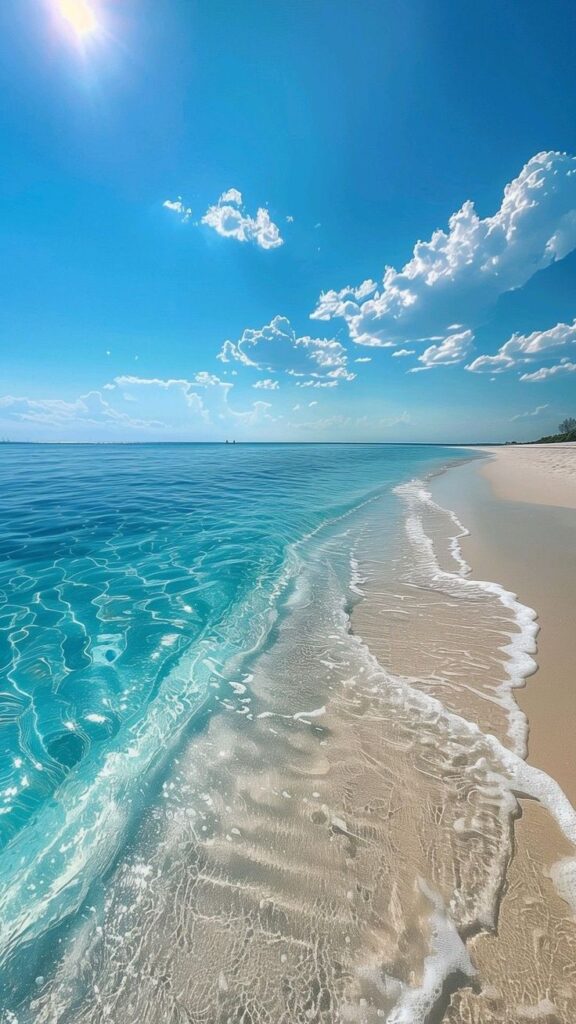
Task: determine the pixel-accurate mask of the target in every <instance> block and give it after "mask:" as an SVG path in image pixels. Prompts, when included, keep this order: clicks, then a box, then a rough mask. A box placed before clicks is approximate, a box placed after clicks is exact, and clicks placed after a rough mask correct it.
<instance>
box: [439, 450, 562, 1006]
mask: <svg viewBox="0 0 576 1024" xmlns="http://www.w3.org/2000/svg"><path fill="white" fill-rule="evenodd" d="M550 448H551V446H548V445H542V446H526V447H520V446H514V447H510V448H495V449H494V448H485V449H482V450H483V451H485V452H486V454H487V455H489V456H491V457H490V458H489V459H488V458H486V459H485V460H482V461H480V462H478V461H473V462H469V463H466V464H465V465H464V466H457V467H454V472H446V473H444V474H442V475H440V476H438V477H436V478H434V479H433V480H432V481H431V484H430V489H431V491H432V494H433V496H434V498H435V500H437V501H438V502H439V503H440V504H442V505H444V506H445V507H448V508H450V509H453V510H454V511H455V513H456V514H457V515H458V517H459V518H461V520H462V521H463V522H464V524H465V526H466V527H467V529H468V530H469V534H468V535H467V536H464V537H462V538H461V540H460V545H461V550H462V555H463V557H464V559H465V560H466V562H468V563H469V565H470V566H471V568H472V577H473V578H475V579H488V580H497V581H498V582H499V583H501V584H502V585H504V586H505V587H507V588H509V589H510V590H512V591H514V593H515V594H517V595H518V597H519V600H520V601H521V602H522V603H524V604H526V605H528V606H529V607H531V608H534V609H535V610H536V612H537V621H538V624H539V627H540V629H539V634H538V637H537V653H536V655H535V658H536V664H537V667H536V670H535V672H534V673H533V674H532V675H530V676H528V677H527V678H526V680H525V683H524V685H523V686H522V687H519V688H518V689H516V690H515V691H514V698H515V700H516V702H517V704H518V706H519V708H520V709H521V711H522V712H523V713H524V714H525V716H526V718H527V723H528V753H527V758H526V760H527V763H528V764H530V765H533V766H535V767H537V768H540V769H542V770H543V771H544V772H546V774H547V775H549V776H551V777H552V778H553V779H555V780H556V781H557V782H558V783H559V785H560V786H561V787H562V789H563V790H564V792H565V794H566V796H567V797H568V799H569V800H570V801H571V803H572V804H573V805H574V804H576V772H575V771H574V758H573V755H572V751H571V743H569V742H567V741H566V737H569V736H570V735H571V727H573V726H574V725H576V687H575V686H574V675H575V672H576V668H575V666H576V639H575V635H574V629H573V613H572V609H573V607H574V597H575V596H576V517H575V516H574V513H573V509H574V508H576V445H570V446H569V448H570V450H569V449H568V446H566V448H565V449H564V450H563V451H562V452H561V453H559V456H557V455H556V453H555V452H551V451H550ZM475 451H478V449H475ZM450 468H452V467H450ZM520 805H521V813H520V817H519V818H518V819H517V820H516V822H515V823H514V852H513V856H512V858H511V861H510V864H509V866H508V870H507V874H506V881H505V886H504V890H503V895H502V899H501V903H500V907H499V915H498V927H497V930H496V932H495V933H494V934H489V933H481V934H479V935H478V936H476V937H475V938H474V939H472V940H471V941H470V952H471V955H472V958H473V960H474V962H475V963H476V965H477V968H478V971H479V975H480V976H481V979H482V989H481V991H480V993H479V994H472V993H471V992H470V990H461V991H460V992H459V993H458V995H457V997H456V998H455V1000H454V1001H453V1004H452V1005H451V1007H450V1009H449V1011H448V1014H447V1016H446V1020H447V1021H449V1022H454V1024H457V1022H459V1021H460V1020H461V1019H468V1017H467V1016H466V1014H473V1013H477V1014H480V1016H479V1017H478V1019H481V1020H482V1021H483V1024H489V1022H490V1024H491V1022H494V1024H496V1022H498V1024H499V1022H501V1021H503V1020H506V1021H507V1022H510V1024H512V1021H513V1022H514V1024H517V1022H518V1024H521V1022H522V1021H524V1020H528V1019H535V1017H534V1010H535V1008H539V1016H538V1019H543V1020H545V1021H549V1022H553V1024H570V1021H569V1020H568V1018H567V1017H565V1016H564V1015H563V1014H562V1013H561V1012H559V1011H558V1010H557V1004H558V998H557V999H556V1002H555V996H554V993H556V995H557V997H560V1001H561V996H562V991H563V986H564V990H565V989H566V987H567V986H569V987H570V986H572V987H573V985H574V980H575V979H574V970H573V969H571V968H570V966H569V961H567V962H565V963H564V964H563V965H562V964H560V963H559V962H558V957H559V950H560V949H566V948H567V947H568V948H569V947H570V946H573V943H574V938H575V933H576V930H575V927H574V918H573V911H572V909H571V908H570V906H569V905H568V904H567V903H566V902H564V900H563V899H561V897H560V896H559V895H558V892H557V890H556V888H555V887H554V884H553V882H552V877H551V875H552V872H553V868H554V865H555V864H557V863H558V862H559V861H560V860H562V859H563V858H565V857H568V856H572V857H573V856H574V850H573V849H572V847H571V846H570V844H569V843H568V842H567V841H566V839H565V837H564V836H562V835H561V834H560V831H559V829H558V827H557V825H556V823H555V821H554V820H553V819H552V818H551V816H550V815H549V814H548V813H547V812H546V811H545V809H544V808H543V807H542V806H541V805H539V804H537V803H535V802H534V801H532V800H529V799H528V800H527V799H521V800H520ZM527 978H528V979H529V982H528V989H529V999H528V1000H527V1001H526V1014H525V1015H523V1014H522V1013H520V1012H519V1011H518V1009H516V1013H515V1015H514V1014H513V1015H512V1016H510V1013H511V1005H510V1003H511V1000H509V999H508V998H507V995H506V993H507V992H508V989H509V990H510V992H517V993H520V992H521V991H522V985H523V984H527V980H526V979H527ZM572 990H573V988H572ZM528 1003H529V1006H528ZM519 1005H521V1004H520V1003H518V1001H516V1007H518V1006H519ZM470 1019H474V1020H475V1019H477V1018H476V1017H474V1016H471V1018H470Z"/></svg>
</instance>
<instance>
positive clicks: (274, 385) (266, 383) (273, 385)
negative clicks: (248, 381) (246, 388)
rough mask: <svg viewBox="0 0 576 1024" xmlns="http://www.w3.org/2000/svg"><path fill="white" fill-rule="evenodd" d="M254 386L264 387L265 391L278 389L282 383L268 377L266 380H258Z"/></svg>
mask: <svg viewBox="0 0 576 1024" xmlns="http://www.w3.org/2000/svg"><path fill="white" fill-rule="evenodd" d="M252 387H253V388H262V389H264V390H265V391H277V390H278V388H279V387H280V385H279V383H278V381H277V380H272V378H271V377H267V378H266V379H265V380H257V381H256V383H255V384H253V385H252Z"/></svg>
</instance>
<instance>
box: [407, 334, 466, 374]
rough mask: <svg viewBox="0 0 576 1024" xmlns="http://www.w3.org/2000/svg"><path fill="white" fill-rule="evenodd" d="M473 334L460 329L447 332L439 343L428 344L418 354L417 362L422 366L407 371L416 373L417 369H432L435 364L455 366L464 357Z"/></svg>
mask: <svg viewBox="0 0 576 1024" xmlns="http://www.w3.org/2000/svg"><path fill="white" fill-rule="evenodd" d="M473 341H474V335H473V334H472V331H460V333H458V334H449V335H448V337H447V338H445V339H444V341H441V342H440V344H439V345H430V346H429V347H428V348H427V349H425V350H424V352H423V353H422V355H421V356H418V362H420V363H422V366H414V367H413V368H412V369H411V370H408V373H418V371H419V370H432V369H433V368H434V367H435V366H455V365H456V364H457V363H461V362H462V360H463V359H465V358H466V356H467V355H468V353H469V352H470V349H471V347H472V343H473Z"/></svg>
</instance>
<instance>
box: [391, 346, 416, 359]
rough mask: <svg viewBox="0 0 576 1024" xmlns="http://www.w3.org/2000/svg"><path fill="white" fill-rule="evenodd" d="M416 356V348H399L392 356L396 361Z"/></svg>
mask: <svg viewBox="0 0 576 1024" xmlns="http://www.w3.org/2000/svg"><path fill="white" fill-rule="evenodd" d="M415 354H416V349H415V348H397V349H396V351H395V352H393V353H392V355H393V356H395V357H396V359H398V358H400V357H401V356H413V355H415Z"/></svg>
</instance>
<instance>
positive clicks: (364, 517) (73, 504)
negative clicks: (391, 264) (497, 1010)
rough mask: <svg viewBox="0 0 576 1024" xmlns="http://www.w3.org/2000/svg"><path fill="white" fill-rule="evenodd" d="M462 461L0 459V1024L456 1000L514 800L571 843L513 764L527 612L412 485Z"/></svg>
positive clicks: (459, 456) (222, 456)
mask: <svg viewBox="0 0 576 1024" xmlns="http://www.w3.org/2000/svg"><path fill="white" fill-rule="evenodd" d="M475 457H477V456H475V454H474V453H473V452H470V451H465V450H461V449H457V448H448V447H442V446H417V445H363V444H356V445H345V444H338V445H335V444H322V445H290V444H258V445H257V444H236V445H221V444H214V445H210V444H198V445H196V444H177V445H176V444H175V445H153V444H150V445H3V446H2V447H0V485H1V499H0V552H1V559H0V601H1V604H0V672H1V676H2V685H1V697H0V700H1V705H0V706H1V721H2V734H3V739H4V742H3V744H2V750H1V753H0V964H1V987H0V1007H2V1013H3V1016H2V1015H1V1014H0V1020H1V1021H2V1022H3V1024H4V1022H6V1024H29V1022H30V1024H31V1022H37V1024H40V1022H42V1024H54V1022H56V1021H58V1022H59V1024H69V1022H70V1024H72V1022H74V1024H81V1022H86V1024H88V1022H93V1024H99V1022H103V1021H110V1022H114V1024H143V1022H149V1024H160V1022H162V1024H168V1022H170V1024H172V1022H178V1024H180V1022H182V1024H184V1022H188V1024H190V1022H193V1024H228V1022H230V1024H232V1022H234V1024H264V1022H266V1024H267V1022H270V1024H284V1022H285V1024H294V1022H300V1021H301V1022H310V1021H312V1022H322V1024H324V1022H326V1024H328V1022H332V1021H338V1020H341V1021H348V1020H350V1021H365V1022H367V1024H372V1022H373V1021H378V1020H383V1019H385V1020H388V1021H389V1022H390V1024H412V1022H424V1020H426V1019H427V1017H428V1015H429V1014H430V1013H431V1011H432V1009H433V1008H434V1007H435V1006H437V1004H438V1001H439V1000H441V999H442V998H443V997H444V995H445V992H446V983H447V979H452V981H453V979H455V978H458V979H463V983H471V979H472V978H473V975H474V968H473V965H472V963H471V961H470V958H469V954H468V951H467V948H466V936H467V935H469V934H472V933H473V932H474V930H475V929H478V928H482V927H486V928H489V927H491V926H493V923H494V920H495V915H496V912H497V905H498V897H499V892H500V890H501V887H502V883H503V878H504V872H505V866H506V863H507V861H508V859H509V857H510V851H511V842H512V838H511V829H512V821H513V818H514V816H515V814H516V813H517V802H516V797H515V795H514V794H515V792H516V791H517V790H518V789H519V788H520V787H522V788H523V790H524V791H526V792H530V791H534V794H535V795H537V796H538V798H539V799H541V800H542V802H544V803H545V804H546V805H547V806H550V807H551V808H552V807H553V808H554V809H555V810H554V813H556V816H557V817H558V815H559V814H560V817H561V816H562V813H564V815H565V818H564V821H565V823H566V827H565V830H567V831H569V830H570V828H572V822H571V819H570V821H568V819H569V812H568V811H567V810H566V808H565V807H564V805H563V804H562V800H561V796H560V795H559V794H558V793H557V792H556V791H555V790H554V789H553V784H552V783H551V780H547V778H544V779H541V778H540V777H539V776H538V778H535V777H534V776H533V775H529V771H528V769H527V768H526V766H525V765H524V761H523V760H522V758H523V757H524V755H525V742H526V723H525V722H524V720H523V716H522V715H521V713H520V712H519V710H518V708H517V707H516V704H515V701H514V698H513V690H514V688H515V687H516V686H517V685H521V683H522V682H523V681H524V678H525V677H526V675H527V674H529V672H530V671H532V670H533V668H534V662H533V660H532V655H533V652H534V650H535V635H536V626H535V621H534V619H535V615H534V613H533V612H532V611H531V610H530V609H527V608H525V607H524V606H522V605H521V604H520V603H519V602H518V601H517V600H516V599H515V598H514V595H510V594H508V593H507V592H506V591H505V590H503V589H502V587H500V586H499V584H497V583H478V582H475V581H473V580H472V579H471V578H470V573H469V570H468V567H467V566H466V564H465V562H464V559H463V558H462V555H461V552H460V547H459V537H461V536H462V535H463V534H464V533H465V527H464V526H462V524H460V523H459V522H458V520H457V519H456V517H455V516H454V515H453V513H451V512H450V511H449V510H444V509H442V508H440V507H439V506H438V505H436V504H435V502H434V501H433V499H432V497H431V495H430V493H429V491H428V481H429V480H430V479H431V478H433V477H434V475H436V474H438V473H440V472H442V471H443V470H444V469H446V468H447V467H450V466H451V465H455V464H456V463H458V462H460V461H463V460H464V459H470V458H475ZM526 772H528V774H526ZM548 783H550V785H552V789H550V786H549V785H548ZM558 808H560V811H558ZM566 815H567V816H568V817H566ZM452 981H451V983H452Z"/></svg>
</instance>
